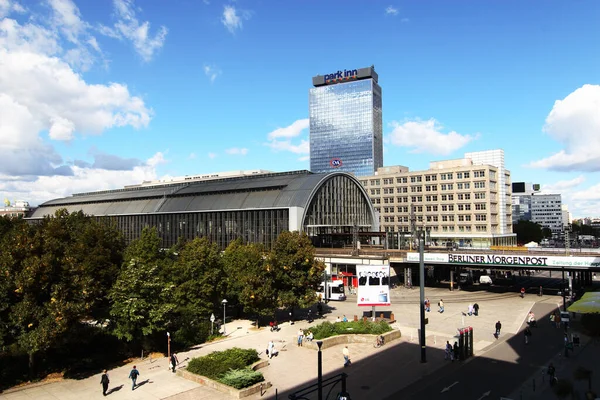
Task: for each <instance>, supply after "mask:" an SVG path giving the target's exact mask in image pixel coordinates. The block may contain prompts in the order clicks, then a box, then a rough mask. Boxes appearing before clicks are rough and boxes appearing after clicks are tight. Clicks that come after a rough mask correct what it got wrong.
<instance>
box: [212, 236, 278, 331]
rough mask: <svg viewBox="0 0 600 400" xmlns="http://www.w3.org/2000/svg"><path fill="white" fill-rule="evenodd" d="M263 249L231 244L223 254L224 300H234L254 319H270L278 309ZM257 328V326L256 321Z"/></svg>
mask: <svg viewBox="0 0 600 400" xmlns="http://www.w3.org/2000/svg"><path fill="white" fill-rule="evenodd" d="M265 256H266V254H265V250H264V247H263V246H262V245H260V244H247V245H243V244H242V241H241V240H239V239H238V240H236V241H234V242H231V243H230V244H229V246H228V247H227V249H225V252H224V253H223V265H224V268H225V273H226V276H227V297H228V298H231V299H234V298H237V301H238V302H239V304H240V305H241V306H242V307H243V308H244V311H245V312H247V313H250V314H256V315H257V316H269V315H270V316H272V315H273V314H274V313H275V310H276V309H277V292H276V291H275V285H274V282H273V279H274V275H275V274H274V271H273V269H272V268H270V267H269V266H268V265H267V262H266V257H265ZM256 326H257V327H258V326H259V321H258V318H257V321H256Z"/></svg>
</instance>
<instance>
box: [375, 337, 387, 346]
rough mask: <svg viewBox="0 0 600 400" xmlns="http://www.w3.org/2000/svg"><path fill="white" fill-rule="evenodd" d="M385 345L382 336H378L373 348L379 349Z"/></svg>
mask: <svg viewBox="0 0 600 400" xmlns="http://www.w3.org/2000/svg"><path fill="white" fill-rule="evenodd" d="M384 344H385V338H384V337H383V336H378V337H377V339H375V343H373V347H375V348H378V347H381V346H383V345H384Z"/></svg>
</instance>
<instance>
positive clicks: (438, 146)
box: [388, 119, 478, 155]
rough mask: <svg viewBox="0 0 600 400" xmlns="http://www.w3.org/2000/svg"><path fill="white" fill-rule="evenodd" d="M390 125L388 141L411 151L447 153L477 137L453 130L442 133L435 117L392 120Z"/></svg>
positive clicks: (441, 127)
mask: <svg viewBox="0 0 600 400" xmlns="http://www.w3.org/2000/svg"><path fill="white" fill-rule="evenodd" d="M391 126H392V127H393V128H394V129H393V131H392V132H391V133H390V134H389V135H388V140H389V142H391V144H393V145H395V146H400V147H410V148H412V150H411V152H412V153H429V154H436V155H448V154H451V153H452V152H454V151H456V150H458V149H460V148H461V147H464V146H465V145H467V144H468V143H469V142H471V141H472V140H475V139H477V137H478V135H475V136H471V135H462V134H460V133H458V132H455V131H451V132H448V133H443V132H442V129H443V126H441V125H440V124H439V123H438V122H437V121H436V120H435V119H429V120H427V121H422V120H414V121H407V122H404V123H400V122H396V121H394V122H392V123H391Z"/></svg>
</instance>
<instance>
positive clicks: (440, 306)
mask: <svg viewBox="0 0 600 400" xmlns="http://www.w3.org/2000/svg"><path fill="white" fill-rule="evenodd" d="M438 307H439V309H438V312H439V313H440V314H441V313H443V312H444V300H442V299H440V301H439V302H438Z"/></svg>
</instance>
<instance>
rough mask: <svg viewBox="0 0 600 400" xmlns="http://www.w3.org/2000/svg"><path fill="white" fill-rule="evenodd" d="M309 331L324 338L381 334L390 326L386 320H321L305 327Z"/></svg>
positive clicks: (317, 337) (388, 330)
mask: <svg viewBox="0 0 600 400" xmlns="http://www.w3.org/2000/svg"><path fill="white" fill-rule="evenodd" d="M307 330H308V331H311V332H312V333H313V335H314V337H315V339H325V338H328V337H331V336H337V335H348V334H371V335H381V334H383V333H386V332H390V331H391V330H392V327H391V326H390V324H388V323H387V322H386V321H378V322H372V321H368V320H367V321H363V320H361V321H348V322H335V323H331V322H328V321H326V322H323V323H321V324H319V325H315V326H311V327H309V328H308V329H307Z"/></svg>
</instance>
